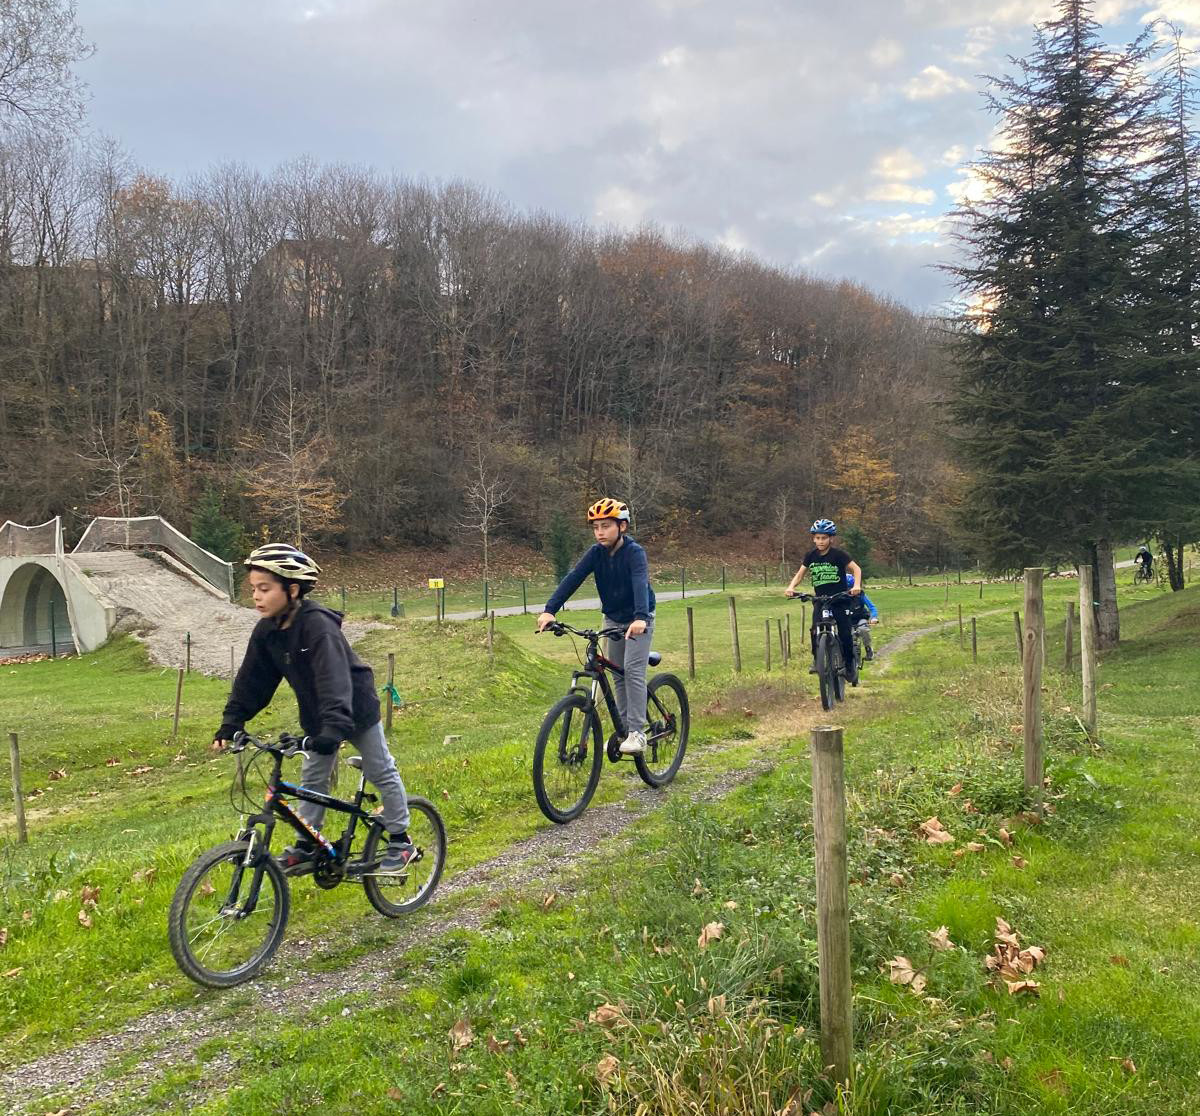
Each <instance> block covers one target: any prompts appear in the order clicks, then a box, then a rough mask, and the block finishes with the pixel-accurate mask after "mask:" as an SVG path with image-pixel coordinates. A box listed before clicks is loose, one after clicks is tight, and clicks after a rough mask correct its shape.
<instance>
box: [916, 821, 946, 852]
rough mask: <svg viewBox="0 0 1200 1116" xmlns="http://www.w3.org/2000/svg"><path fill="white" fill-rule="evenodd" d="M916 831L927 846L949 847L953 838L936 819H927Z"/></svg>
mask: <svg viewBox="0 0 1200 1116" xmlns="http://www.w3.org/2000/svg"><path fill="white" fill-rule="evenodd" d="M917 831H918V832H919V833H920V834H921V836H922V837H924V838H925V842H926V844H929V845H949V844H953V842H954V836H953V835H952V834H951V833H949V832H947V830H946V827H945V826H944V825H942V823H941V822H940V821H939V820H938V818H937V817H936V816H935V817H932V818H927V819H926V820H925V821H923V822H921V824H920V825H919V826H917Z"/></svg>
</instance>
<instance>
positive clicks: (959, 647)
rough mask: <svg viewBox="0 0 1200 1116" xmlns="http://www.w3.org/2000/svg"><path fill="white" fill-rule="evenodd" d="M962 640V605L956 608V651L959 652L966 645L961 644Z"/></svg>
mask: <svg viewBox="0 0 1200 1116" xmlns="http://www.w3.org/2000/svg"><path fill="white" fill-rule="evenodd" d="M963 640H964V633H963V619H962V605H961V604H959V606H958V649H959V650H960V651H961V650H963V648H964V647H965V646H966V644H965V643H964V642H963Z"/></svg>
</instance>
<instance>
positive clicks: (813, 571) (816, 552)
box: [784, 519, 862, 686]
mask: <svg viewBox="0 0 1200 1116" xmlns="http://www.w3.org/2000/svg"><path fill="white" fill-rule="evenodd" d="M809 533H810V534H811V535H812V540H813V549H812V550H810V551H809V552H808V553H807V554H806V555H805V556H804V561H803V562H802V563H801V565H800V568H799V569H798V570H797V571H796V574H795V576H794V577H793V578H792V580H791V581H790V582H788V587H787V588H786V589H785V590H784V593H785V595H786V596H789V597H793V596H795V595H796V586H797V585H799V584H800V582H801V581H802V580H803V578H804V575H805V574H806V573H807V574H808V575H809V576H810V577H811V578H812V586H813V596H815V597H832V596H833V595H834V594H835V593H841V592H842V591H843V590H845V588H846V574H847V573H850V574H853V575H854V584H853V585H852V586H851V587H850V593H851V594H852V595H853V596H856V597H857V596H859V595H861V593H862V570H861V569H859V566H858V563H857V562H855V561H854V559H853V558H851V557H850V555H849V554H847V553H846V552H845V551H844V550H839V549H837V547H835V546H834V545H833V536H834V535H836V534H837V524H836V523H834V522H833V520H832V519H818V520H817V521H816V522H815V523H814V524H813V525H812V526H811V527H810V528H809ZM832 608H833V615H834V617H835V619H836V620H837V628H838V638H839V639H840V640H841V643H842V661H843V662H844V663H845V664H846V680H847V681H848V682H849V683H850V684H851V685H852V686H857V685H858V675H857V674H856V673H855V670H854V623H853V621H852V620H851V618H850V614H851V612H853V611H854V605H851V604H849V603H848V602H847V601H845V600H841V601H837V602H836V603H835V604H834V605H833V606H832ZM810 637H811V641H812V649H813V657H814V658H815V657H816V653H817V610H816V608H815V607H814V608H813V626H812V629H811V632H810Z"/></svg>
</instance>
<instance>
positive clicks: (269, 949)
mask: <svg viewBox="0 0 1200 1116" xmlns="http://www.w3.org/2000/svg"><path fill="white" fill-rule="evenodd" d="M249 847H250V842H249V841H226V842H225V843H224V844H221V845H217V846H215V847H214V848H211V849H209V850H208V851H207V852H205V853H201V854H200V856H198V857H197V858H196V859H195V860H194V861H193V862H192V864H191V866H190V867H189V868H188V870H187V871H186V872H184V874H183V877H182V879H180V881H179V886H178V887H177V888H176V889H175V896H174V898H173V899H172V900H171V910H170V914H169V915H168V917H167V930H168V937H169V938H170V941H171V952H172V953H173V954H174V955H175V963H176V964H177V965H178V966H179V968H180V969H181V970H182V971H183V972H184V974H185V975H187V976H188V977H190V978H191V979H192V980H194V981H195V982H196V983H197V984H202V985H204V986H206V987H208V988H232V987H233V986H234V985H236V984H242V983H244V982H245V981H247V980H250V979H251V978H252V977H254V976H256V975H257V974H258V973H259V972H260V971H261V970H262V968H263V967H264V966H265V965H266V964H267V962H268V961H270V960H271V957H272V956H273V955H274V953H275V951H276V950H277V949H278V948H279V944H280V942H282V941H283V933H284V930H285V929H286V928H287V920H288V914H289V913H290V911H291V891H290V890H289V888H288V882H287V879H286V878H285V877H284V874H283V869H281V868H280V867H279V865H278V864H277V863H276V862H275V859H274V858H273V857H271V856H270V855H265V856H264V858H263V860H262V869H263V872H262V882H263V885H264V887H263V890H262V891H260V893H259V898H258V902H257V904H256V906H255V909H254V911H253V912H252V913H251V915H250V916H246V915H241V916H237V917H233V916H231V915H230V914H228V913H226V912H227V911H228V908H229V904H228V903H227V899H228V898H229V896H230V895H232V894H234V893H235V891H236V894H237V897H238V900H239V901H243V902H244V896H245V894H246V892H247V891H248V889H249V888H250V887H251V886H252V884H253V880H254V876H255V869H254V868H251V869H246V868H244V867H243V865H242V862H243V861H244V860H245V858H246V851H247V850H248V849H249ZM223 864H228V865H229V867H230V877H229V881H228V883H226V884H225V885H224V886H219V885H218V884H215V883H214V882H213V881H212V880H211V879H209V876H210V874H211V873H212V872H213V870H214V869H216V868H218V867H219V866H221V865H223ZM268 883H269V884H270V888H271V892H272V895H273V897H274V898H273V900H271V899H270V897H269V896H268V895H267V894H266V887H265V885H267V884H268ZM205 885H206V886H207V889H206V886H205ZM209 897H215V898H214V900H213V902H212V903H209V904H207V906H208V908H209V909H208V910H207V911H200V912H199V913H200V915H201V921H200V922H199V924H198V925H196V926H192V924H191V922H190V918H189V916H190V915H192V914H193V913H195V912H197V911H198V908H199V907H200V902H201V901H202V900H207V899H209ZM264 900H267V901H268V905H269V907H270V909H269V910H267V909H266V908H265V907H264V905H263V904H264ZM236 906H237V904H235V908H236ZM259 911H262V912H263V913H264V914H268V915H269V921H268V923H267V927H266V934H265V936H264V937H263V938H262V941H261V944H259V945H257V946H255V947H253V948H252V949H251V948H249V946H248V947H247V948H248V949H249V956H247V957H246V958H245V959H244V960H242V961H240V963H236V964H229V965H221V966H219V967H218V966H217V965H215V964H214V963H213V961H214V959H213V958H212V957H210V956H209V954H211V953H212V951H213V950H214V949H216V948H217V947H218V946H220V945H221V944H222V939H224V938H226V936H227V935H228V933H229V931H230V928H231V927H234V926H236V925H237V924H238V923H241V922H246V923H247V924H249V921H250V919H251V918H252V917H253V915H256V914H257V913H258V912H259ZM210 929H212V930H213V933H212V934H211V935H210V938H211V940H210V941H209V944H208V945H207V946H201V947H199V948H197V945H198V942H199V940H200V936H201V934H203V933H204V932H205V931H207V930H210ZM245 937H246V938H247V939H248V942H249V943H251V944H252V943H253V942H254V940H255V939H256V938H257V932H256V931H252V932H250V933H249V934H247V935H245ZM225 944H226V945H227V946H229V945H232V944H233V942H232V940H230V941H228V942H226V943H225Z"/></svg>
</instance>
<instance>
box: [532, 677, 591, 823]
mask: <svg viewBox="0 0 1200 1116" xmlns="http://www.w3.org/2000/svg"><path fill="white" fill-rule="evenodd" d="M576 714H578V717H576V716H575V715H576ZM564 718H565V720H564ZM573 720H578V721H579V724H580V733H579V739H578V741H577V742H575V743H574V744H572V745H571V746H570V747H569V748H568V746H567V738H568V737H569V736H570V735H571V731H572V721H573ZM560 721H562V722H563V723H562V726H561V727H560V728H559V729H558V733H557V735H556V736H554V742H553V744H551V739H552V735H553V733H554V729H555V726H557V725H558V724H559V722H560ZM547 752H549V757H550V760H551V762H550V763H547ZM603 762H604V741H603V738H602V737H601V734H600V718H599V717H597V716H596V710H595V708H594V707H593V705H592V703H591V702H590V701H589V700H588V699H587V698H585V697H584V696H583V695H582V694H567V696H566V697H564V698H562V699H561V700H559V701H558V702H556V703H555V704H554V706H553V707H552V708H551V709H550V712H549V713H547V714H546V717H545V720H543V721H542V727H541V729H540V730H539V731H538V738H537V744H536V745H534V749H533V793H534V796H535V797H536V798H537V804H538V808H539V809H540V810H541V811H542V813H543V814H545V815H546V817H548V818H549V819H550V820H551V821H552V822H555V823H556V824H558V825H566V823H567V822H569V821H573V820H574V819H575V818H577V817H579V815H580V814H582V813H583V811H584V810H585V809H586V808H587V804H588V803H589V802H590V801H591V800H592V795H593V794H595V793H596V785H597V783H599V782H600V767H601V764H602V763H603ZM589 763H590V764H591V767H590V768H588V764H589ZM585 772H586V782H584V784H583V786H582V790H581V791H579V793H576V791H575V789H573V788H578V786H579V784H580V782H581V779H582V777H583V776H584V774H585ZM548 782H554V783H558V782H561V785H562V788H563V792H564V795H565V801H562V802H561V804H560V801H559V800H560V798H561V797H562V796H560V795H558V794H557V793H555V792H554V791H553V790H552V789H551V788H550V787H548V786H547V783H548Z"/></svg>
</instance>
